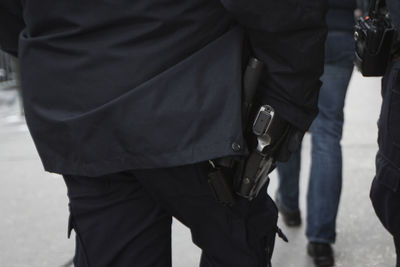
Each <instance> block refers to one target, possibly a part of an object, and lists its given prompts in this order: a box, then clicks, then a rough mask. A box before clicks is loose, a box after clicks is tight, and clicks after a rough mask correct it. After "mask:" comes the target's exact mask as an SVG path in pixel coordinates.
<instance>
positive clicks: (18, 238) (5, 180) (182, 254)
mask: <svg viewBox="0 0 400 267" xmlns="http://www.w3.org/2000/svg"><path fill="white" fill-rule="evenodd" d="M379 86H380V81H379V79H372V78H369V79H365V78H362V77H361V76H360V75H359V74H358V73H355V74H354V75H353V79H352V81H351V85H350V88H349V92H348V97H347V101H346V109H345V114H346V122H345V128H344V138H343V142H342V144H343V156H344V171H343V192H342V199H341V205H340V210H339V215H338V220H337V224H338V225H337V232H338V236H337V242H336V244H335V245H334V250H335V256H336V266H344V267H386V266H387V267H394V265H395V264H394V259H395V258H394V257H395V255H394V247H393V244H392V240H391V237H390V235H389V234H388V233H386V231H385V230H384V229H383V227H382V226H381V225H380V223H379V222H378V220H377V218H376V217H375V214H374V212H373V210H372V206H371V204H370V201H369V197H368V193H369V186H370V183H371V181H372V178H373V176H374V157H375V153H376V150H377V145H376V137H377V128H376V121H377V119H378V113H379V108H380V101H381V100H380V95H379ZM10 87H13V84H0V173H1V175H0V210H1V220H0V229H1V231H0V266H1V267H61V266H67V265H68V262H69V261H70V259H71V258H72V256H73V253H74V240H73V237H72V238H71V239H67V218H68V209H67V202H68V201H67V196H66V188H65V185H64V183H63V181H62V179H61V177H60V176H58V175H56V174H50V173H46V172H44V171H43V167H42V165H41V163H40V160H39V157H38V155H37V152H36V150H35V147H34V145H33V142H32V139H31V137H30V135H29V132H28V129H27V127H26V125H25V122H24V119H23V117H21V116H20V115H19V114H20V109H19V102H18V98H17V96H16V91H15V90H13V89H7V88H10ZM302 153H303V162H302V167H303V168H302V172H301V179H302V182H301V206H302V216H303V218H305V215H306V210H305V193H306V189H307V180H308V179H307V177H308V169H309V168H308V166H309V163H310V138H309V136H306V137H305V140H304V144H303V151H302ZM271 180H272V183H271V186H270V188H269V193H270V194H271V195H274V193H275V188H276V174H272V176H271ZM303 225H304V224H303ZM280 226H281V227H282V228H283V230H284V231H285V233H286V234H287V236H288V238H289V240H290V242H289V243H288V244H286V243H284V242H283V241H281V240H280V239H277V242H276V250H275V253H274V258H273V266H277V267H291V266H296V267H312V266H313V263H312V261H311V259H310V258H309V257H308V256H307V254H306V244H307V240H306V238H305V236H304V231H305V230H304V226H302V227H300V228H293V229H288V228H286V227H285V226H284V225H283V223H282V222H280ZM199 258H200V250H199V249H198V248H197V247H196V246H194V245H193V244H192V243H191V239H190V232H189V230H188V229H187V228H185V227H184V226H182V225H181V224H180V223H179V222H177V221H174V223H173V264H174V267H192V266H193V267H194V266H198V262H199Z"/></svg>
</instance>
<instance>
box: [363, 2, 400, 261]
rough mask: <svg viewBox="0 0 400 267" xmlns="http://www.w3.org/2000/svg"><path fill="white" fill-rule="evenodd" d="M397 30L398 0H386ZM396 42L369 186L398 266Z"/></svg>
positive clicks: (399, 91)
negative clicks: (393, 245) (388, 233)
mask: <svg viewBox="0 0 400 267" xmlns="http://www.w3.org/2000/svg"><path fill="white" fill-rule="evenodd" d="M386 5H387V8H388V11H389V14H390V16H391V19H392V23H393V26H394V27H395V28H396V30H397V32H399V31H400V2H399V1H396V0H386ZM399 48H400V46H399V45H398V41H397V44H396V42H395V47H394V55H393V57H392V62H391V63H390V65H389V67H388V69H387V71H386V74H385V76H384V77H383V80H382V98H383V102H382V108H381V114H380V118H379V122H378V127H379V134H378V144H379V151H378V154H377V156H376V177H375V179H374V181H373V183H372V187H371V193H370V196H371V200H372V204H373V206H374V208H375V212H376V214H377V215H378V217H379V219H380V220H381V222H382V224H383V225H384V226H385V227H386V229H387V230H388V231H389V232H390V233H391V234H392V235H393V237H394V243H395V247H396V252H397V265H396V267H400V76H399V74H400V72H399V71H400V57H399V56H400V49H399Z"/></svg>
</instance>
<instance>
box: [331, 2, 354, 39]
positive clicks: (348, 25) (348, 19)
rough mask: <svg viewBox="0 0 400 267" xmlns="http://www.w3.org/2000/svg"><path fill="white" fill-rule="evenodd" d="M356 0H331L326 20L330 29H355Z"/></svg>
mask: <svg viewBox="0 0 400 267" xmlns="http://www.w3.org/2000/svg"><path fill="white" fill-rule="evenodd" d="M356 7H357V3H356V0H329V10H328V14H327V16H326V21H327V24H328V28H329V30H330V31H353V30H354V10H355V9H356Z"/></svg>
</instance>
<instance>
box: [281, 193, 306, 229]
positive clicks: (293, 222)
mask: <svg viewBox="0 0 400 267" xmlns="http://www.w3.org/2000/svg"><path fill="white" fill-rule="evenodd" d="M275 199H276V201H275V202H276V206H277V207H278V210H279V212H280V213H281V215H282V219H283V222H284V223H285V224H286V225H287V226H289V227H296V226H300V225H301V215H300V210H296V211H289V210H287V209H286V208H285V207H284V206H283V205H282V204H281V203H280V202H279V199H278V198H277V197H276V198H275Z"/></svg>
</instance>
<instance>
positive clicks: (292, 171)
mask: <svg viewBox="0 0 400 267" xmlns="http://www.w3.org/2000/svg"><path fill="white" fill-rule="evenodd" d="M300 163H301V151H300V150H299V151H297V152H295V153H293V154H292V155H291V157H290V159H289V161H288V162H279V163H278V166H277V169H278V176H279V187H278V192H277V197H278V200H279V202H280V203H281V205H283V206H284V207H285V208H286V209H287V210H288V211H297V210H299V178H300Z"/></svg>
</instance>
